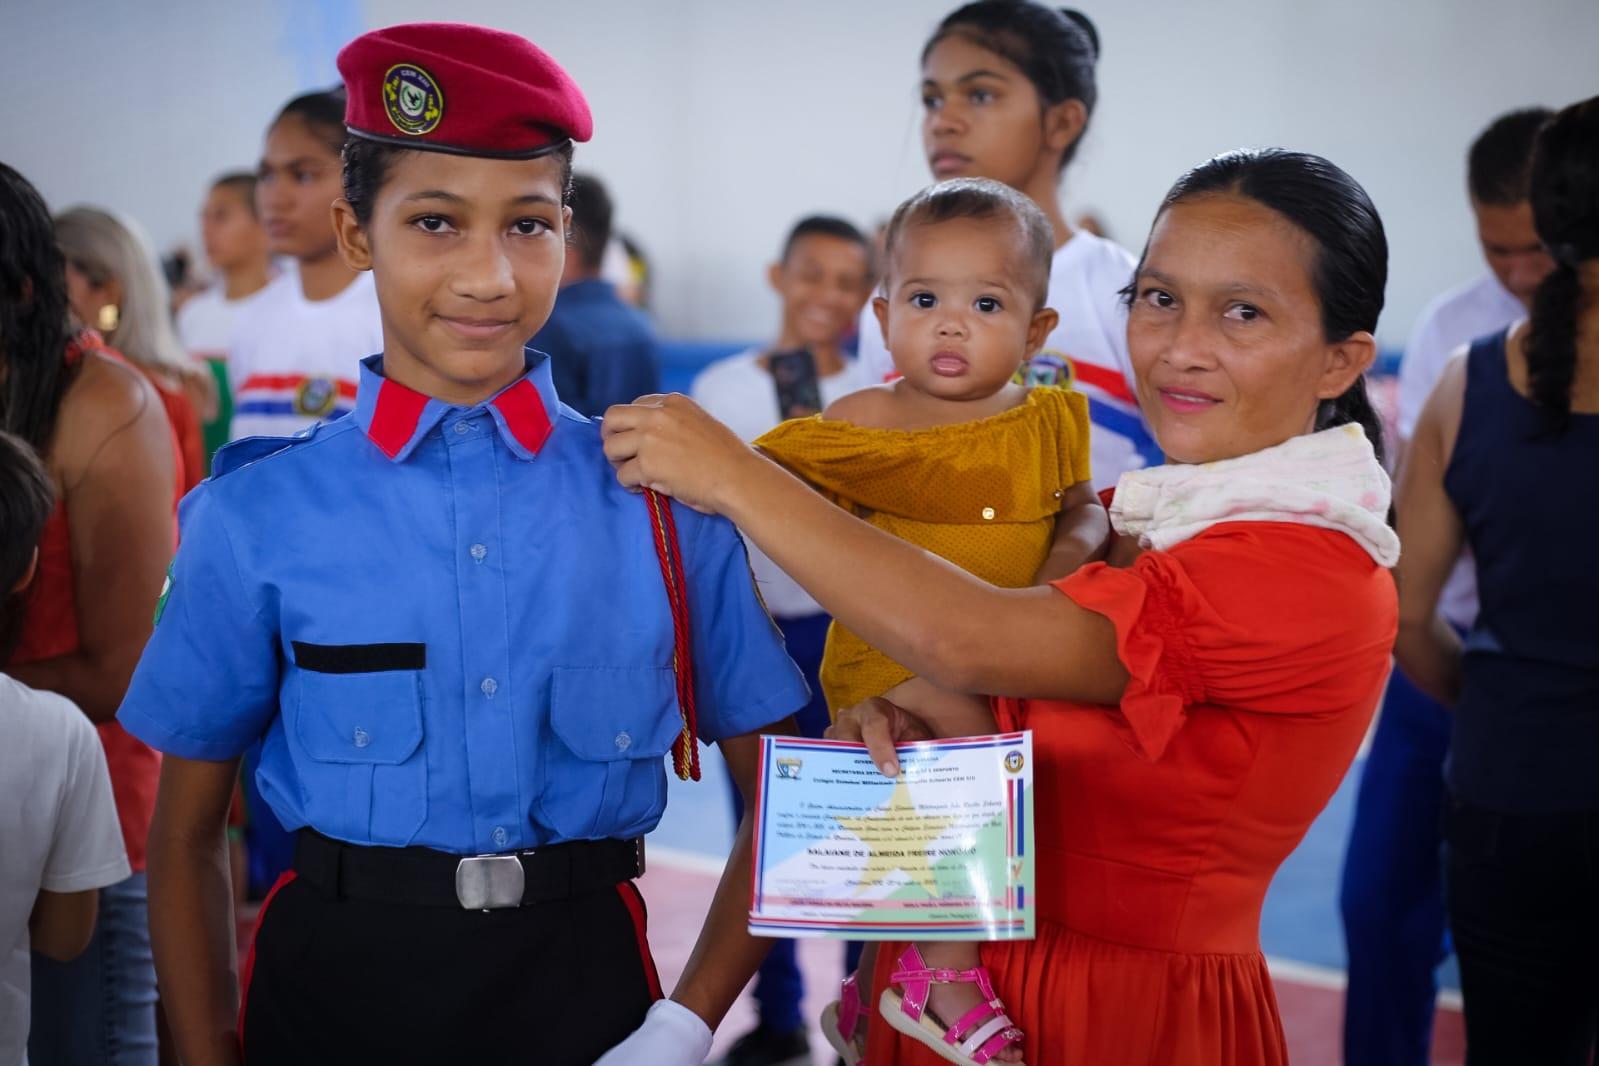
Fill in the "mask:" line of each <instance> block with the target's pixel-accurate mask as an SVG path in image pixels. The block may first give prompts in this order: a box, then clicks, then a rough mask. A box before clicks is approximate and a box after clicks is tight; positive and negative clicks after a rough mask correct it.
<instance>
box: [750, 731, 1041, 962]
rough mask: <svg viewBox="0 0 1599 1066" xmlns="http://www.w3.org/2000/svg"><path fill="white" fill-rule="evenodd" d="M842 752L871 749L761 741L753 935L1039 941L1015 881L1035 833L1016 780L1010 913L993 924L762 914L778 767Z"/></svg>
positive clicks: (1009, 790)
mask: <svg viewBox="0 0 1599 1066" xmlns="http://www.w3.org/2000/svg"><path fill="white" fill-rule="evenodd" d="M1028 739H1029V737H1028V734H1027V731H1017V732H1011V733H996V734H993V735H991V736H984V737H959V738H954V739H950V740H926V741H918V742H917V743H914V744H902V745H899V746H898V747H897V748H896V749H895V750H897V751H898V752H899V753H900V755H901V756H902V757H903V756H905V755H909V754H914V753H917V752H922V751H926V750H927V749H929V748H936V749H939V750H941V751H968V750H973V749H984V748H999V747H1007V746H1013V745H1017V744H1023V743H1025V742H1026V741H1027V740H1028ZM1029 747H1030V745H1029ZM838 748H853V749H856V750H865V745H863V744H860V743H858V742H855V741H848V740H821V739H813V738H810V737H792V736H774V735H770V734H768V735H763V736H762V737H761V759H760V765H759V767H758V769H757V772H756V775H755V810H756V811H757V812H758V814H759V817H758V818H756V820H755V826H754V833H753V836H754V839H753V841H752V842H751V857H750V908H749V909H750V918H749V929H750V932H751V933H753V934H754V935H756V936H772V937H796V936H802V937H811V936H845V937H850V938H853V939H859V940H894V939H910V938H915V937H917V936H925V935H927V934H930V933H931V934H935V935H937V936H939V937H942V938H946V939H960V938H963V937H969V938H971V939H997V940H1026V939H1030V938H1031V937H1032V936H1033V932H1032V922H1031V920H1030V916H1029V915H1028V913H1027V895H1026V891H1025V889H1024V888H1023V887H1022V886H1020V885H1017V884H1015V883H1014V882H1013V881H1012V879H1011V878H1010V877H1009V866H1010V864H1012V863H1014V862H1017V861H1026V858H1027V839H1028V835H1029V829H1030V826H1029V823H1028V820H1027V799H1028V795H1027V792H1026V790H1025V782H1024V780H1023V778H1022V777H1020V776H1017V777H1013V778H1011V779H1010V780H1008V781H1006V783H1005V786H1006V811H1005V821H1006V834H1005V840H1006V865H1007V877H1006V891H1005V902H1006V908H1007V911H1008V914H1007V917H1005V918H1004V919H1001V920H998V921H993V922H964V921H961V922H914V923H906V922H867V921H858V922H832V921H827V920H825V919H809V918H772V917H769V916H763V915H761V914H760V906H761V903H762V902H763V900H762V894H761V871H762V870H763V869H764V868H765V864H766V816H767V804H766V802H765V797H766V782H767V779H768V777H769V776H770V773H771V769H772V763H773V761H774V760H775V759H776V758H777V756H778V754H779V753H780V752H794V751H814V750H818V749H838Z"/></svg>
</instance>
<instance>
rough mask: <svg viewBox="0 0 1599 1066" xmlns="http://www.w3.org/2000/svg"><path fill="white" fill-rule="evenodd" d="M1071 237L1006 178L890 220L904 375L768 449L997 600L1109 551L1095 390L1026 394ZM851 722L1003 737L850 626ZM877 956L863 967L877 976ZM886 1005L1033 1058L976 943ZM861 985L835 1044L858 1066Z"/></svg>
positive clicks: (918, 205)
mask: <svg viewBox="0 0 1599 1066" xmlns="http://www.w3.org/2000/svg"><path fill="white" fill-rule="evenodd" d="M1053 252H1054V233H1053V231H1052V229H1051V227H1050V224H1049V221H1048V220H1047V219H1046V218H1045V217H1044V214H1043V212H1042V211H1040V210H1039V209H1038V207H1037V205H1035V204H1034V203H1033V202H1032V201H1031V200H1029V199H1027V197H1025V196H1023V195H1021V194H1020V193H1017V192H1015V191H1014V190H1012V189H1010V188H1009V187H1008V186H1005V185H1002V184H1000V183H998V182H995V181H989V180H986V179H959V180H955V181H947V182H943V183H941V184H938V185H934V186H932V187H931V188H928V189H926V190H924V191H922V192H920V193H918V194H917V195H915V196H913V197H911V198H910V199H909V200H907V201H906V202H905V203H903V204H901V205H900V207H899V209H898V210H897V211H896V212H895V213H894V217H893V220H892V221H891V222H890V223H889V228H888V234H887V239H886V247H885V274H884V278H883V285H882V292H881V294H880V295H879V296H878V297H877V298H876V299H875V300H873V309H874V311H875V312H876V314H877V318H878V321H879V322H880V323H881V325H882V328H883V337H884V340H885V343H886V345H887V347H888V350H889V352H890V354H891V355H892V356H893V358H894V365H895V367H896V368H897V369H898V371H899V374H900V376H899V377H898V378H897V379H896V380H894V381H893V382H890V383H889V384H886V385H880V386H875V387H873V388H868V389H863V390H861V391H860V392H856V393H852V394H850V395H848V396H845V397H843V398H841V399H839V400H837V401H835V402H834V403H832V404H831V405H829V406H828V408H827V409H826V410H825V411H824V412H823V413H822V414H821V415H819V416H816V417H814V418H808V419H799V420H795V421H791V422H786V423H784V424H783V425H781V426H779V427H777V428H776V429H774V430H772V431H771V432H770V433H768V434H766V435H765V436H763V437H761V438H760V439H759V440H757V441H756V444H757V445H758V446H759V447H760V448H761V450H762V451H764V452H765V453H766V454H767V455H769V456H770V457H771V458H773V459H775V460H776V461H778V462H780V463H782V464H783V465H784V466H786V467H787V468H788V469H790V470H791V471H793V472H794V473H795V474H797V475H799V476H800V477H803V478H805V479H806V480H807V481H808V482H809V483H810V484H811V485H813V486H814V487H815V488H817V489H818V491H820V492H822V493H824V494H825V495H827V496H828V497H829V498H830V499H832V500H833V501H834V502H835V503H837V504H838V505H839V506H841V507H845V508H847V509H849V510H850V511H852V512H853V513H855V514H856V515H858V516H860V517H862V518H864V519H865V520H867V521H868V522H870V523H871V524H873V525H875V526H877V527H878V528H880V529H883V530H885V531H887V532H889V533H892V534H894V535H895V536H897V537H900V538H902V539H904V540H908V541H910V542H912V543H914V544H917V545H920V546H921V547H924V548H926V549H927V550H929V551H931V552H934V553H936V554H937V555H940V556H942V557H943V558H945V559H947V560H949V561H950V562H953V563H955V564H957V565H959V566H961V567H963V568H965V569H966V570H969V571H970V572H972V573H973V574H976V575H977V576H978V577H981V578H983V579H984V580H986V581H989V582H991V583H993V584H997V585H1005V586H1009V587H1021V586H1024V585H1027V584H1031V583H1037V582H1044V581H1050V580H1053V579H1056V578H1060V577H1065V576H1066V575H1067V574H1070V573H1071V572H1072V571H1073V570H1076V569H1077V568H1078V567H1079V566H1081V565H1082V564H1083V563H1085V562H1087V561H1089V560H1090V559H1092V558H1094V557H1096V556H1097V555H1098V554H1099V553H1100V552H1101V551H1102V550H1103V548H1104V544H1105V541H1106V538H1107V536H1108V534H1109V529H1110V526H1109V522H1108V520H1107V518H1106V515H1105V511H1104V508H1103V507H1101V506H1100V504H1099V500H1098V498H1097V497H1096V496H1095V495H1094V492H1093V489H1092V486H1091V484H1090V483H1089V480H1088V479H1089V469H1088V454H1089V453H1088V409H1087V401H1086V400H1085V399H1084V398H1083V397H1082V396H1081V395H1080V394H1078V393H1076V392H1073V391H1070V390H1066V389H1059V388H1052V387H1036V388H1028V387H1027V386H1025V385H1022V384H1019V383H1018V382H1017V381H1016V380H1015V379H1016V377H1017V375H1018V373H1019V372H1020V371H1021V369H1022V367H1023V366H1024V365H1025V364H1026V362H1027V360H1028V359H1029V358H1030V357H1031V356H1033V355H1034V354H1035V353H1036V352H1037V351H1038V350H1039V349H1040V348H1041V347H1042V346H1043V343H1044V339H1045V338H1046V337H1048V336H1049V333H1050V331H1051V330H1052V329H1054V327H1055V324H1056V321H1057V318H1058V316H1057V314H1056V312H1055V311H1053V310H1051V309H1049V308H1047V307H1044V306H1043V303H1044V299H1045V294H1046V292H1047V290H1048V284H1049V268H1050V260H1051V257H1052V254H1053ZM821 680H822V688H823V690H824V693H825V695H826V697H827V702H828V707H829V709H830V710H831V711H832V712H833V714H834V715H835V716H836V714H837V712H838V711H839V710H841V709H843V708H846V707H850V706H853V705H855V704H857V703H860V702H862V701H863V700H866V699H870V698H872V697H874V696H882V697H885V698H887V699H889V700H891V701H892V702H894V703H896V704H899V705H900V706H902V707H905V708H907V709H908V710H911V711H912V712H914V713H915V714H916V715H917V716H918V717H920V718H922V719H923V720H925V721H926V722H927V724H928V726H929V727H930V728H931V729H932V731H933V733H934V734H935V735H936V736H939V737H958V736H969V735H972V734H979V733H989V732H992V731H993V730H994V728H995V724H994V717H993V714H992V713H991V711H990V710H989V707H988V704H987V702H986V701H984V700H978V699H973V698H972V697H969V696H965V695H961V694H958V693H953V692H948V691H945V690H942V689H939V688H937V687H935V686H934V685H932V684H931V683H930V682H926V681H923V680H922V679H920V678H917V677H915V676H913V675H912V673H911V672H910V671H909V670H907V669H905V668H904V667H903V666H901V665H899V664H898V663H896V662H894V661H893V660H892V659H890V658H888V657H887V656H886V655H884V654H883V653H882V652H880V651H877V650H876V649H874V648H872V647H871V646H869V645H868V644H866V643H865V642H864V641H862V640H861V639H860V638H859V637H857V636H856V635H855V634H854V633H852V632H850V631H849V630H848V629H847V628H845V627H844V626H841V625H839V624H838V623H837V622H835V623H833V626H832V629H831V630H830V631H829V633H828V639H827V649H826V652H825V654H824V656H823V659H822V669H821ZM871 966H872V962H871V957H870V955H868V957H866V958H863V960H862V966H861V971H862V972H865V973H869V972H870V970H871ZM890 984H891V987H889V988H887V989H885V990H884V992H883V995H882V998H881V999H880V1001H879V1010H880V1011H881V1012H882V1014H883V1016H884V1018H885V1019H886V1020H887V1021H888V1022H889V1024H890V1025H892V1026H894V1027H895V1028H896V1029H898V1030H900V1031H901V1032H904V1033H906V1034H908V1035H911V1036H913V1037H915V1038H917V1039H919V1040H921V1041H923V1042H924V1043H927V1044H928V1045H930V1046H932V1047H934V1048H935V1049H937V1050H938V1051H939V1053H940V1054H941V1055H943V1056H944V1057H945V1058H947V1059H950V1060H951V1061H954V1062H963V1063H977V1064H981V1063H986V1062H989V1061H998V1062H1019V1061H1020V1060H1021V1048H1020V1043H1021V1039H1022V1034H1021V1032H1020V1030H1018V1029H1017V1028H1016V1026H1015V1025H1014V1024H1013V1023H1012V1022H1011V1020H1010V1019H1009V1018H1008V1017H1007V1016H1006V1015H1005V1012H1004V1009H1003V1007H1002V1006H1001V1005H1000V1004H999V1002H998V1000H997V999H996V997H995V995H994V991H993V987H992V984H991V983H990V980H989V976H988V972H987V970H986V969H984V968H983V967H982V966H981V965H979V963H978V951H977V945H976V944H971V943H924V944H913V945H911V946H910V947H908V948H907V949H906V950H905V951H904V953H903V954H901V955H900V956H899V959H898V963H897V966H896V967H895V970H894V973H893V976H892V980H891V982H890ZM859 1002H860V990H859V983H858V975H857V976H854V977H851V978H850V979H849V980H847V981H846V982H845V986H844V992H843V996H842V997H841V1001H840V1002H839V1003H837V1004H833V1005H830V1006H829V1008H828V1011H827V1013H826V1015H825V1016H824V1029H826V1030H827V1035H828V1037H829V1039H830V1040H832V1041H833V1043H834V1045H835V1047H837V1048H838V1049H839V1051H840V1053H841V1054H844V1055H845V1057H846V1059H847V1060H850V1061H858V1060H859V1054H860V1052H859V1045H858V1043H857V1040H856V1037H857V1035H858V1034H856V1033H855V1029H856V1022H857V1020H858V1017H859Z"/></svg>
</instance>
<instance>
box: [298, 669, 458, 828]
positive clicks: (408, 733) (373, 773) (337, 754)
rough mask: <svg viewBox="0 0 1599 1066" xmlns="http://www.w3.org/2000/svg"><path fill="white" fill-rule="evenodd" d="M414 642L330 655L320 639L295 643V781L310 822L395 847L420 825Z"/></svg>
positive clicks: (421, 757) (422, 798) (423, 801)
mask: <svg viewBox="0 0 1599 1066" xmlns="http://www.w3.org/2000/svg"><path fill="white" fill-rule="evenodd" d="M421 647H422V646H421V645H419V644H418V645H340V646H338V647H337V651H338V652H339V653H340V654H339V655H337V656H335V657H334V658H333V659H332V660H331V661H330V660H328V659H326V658H325V654H324V653H325V652H327V651H328V650H329V649H328V646H326V645H304V644H300V643H298V642H296V644H295V652H296V665H298V666H299V667H300V669H298V670H296V671H295V672H294V676H295V679H296V681H297V683H298V686H299V693H298V697H297V699H296V700H295V701H294V707H295V720H294V736H295V738H296V740H298V742H299V747H300V748H301V749H302V750H303V751H304V753H305V755H306V756H308V759H306V760H304V761H303V762H302V764H301V765H302V772H301V774H300V785H301V792H302V794H303V796H304V798H305V810H306V815H307V817H308V819H309V820H310V822H311V825H312V826H313V827H314V828H315V829H317V830H318V831H320V832H322V833H325V834H327V835H328V836H332V837H338V838H339V839H341V840H348V841H351V842H354V843H371V844H384V845H392V846H401V847H403V846H404V845H407V844H409V843H410V842H411V839H412V838H413V837H414V836H415V835H416V833H417V831H418V830H419V829H421V828H422V823H423V821H424V820H425V819H426V818H427V806H428V805H427V753H426V752H425V751H423V750H422V736H423V729H422V674H421V665H422V663H421V661H420V656H421ZM395 648H399V649H405V651H404V653H403V654H400V653H396V652H394V651H393V650H392V649H395ZM410 649H414V655H413V653H412V652H411V650H410ZM377 650H383V653H382V654H377ZM351 652H355V654H351ZM363 652H364V653H365V657H364V658H363V655H362V653H363ZM413 666H414V667H415V668H411V667H413Z"/></svg>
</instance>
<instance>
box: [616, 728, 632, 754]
mask: <svg viewBox="0 0 1599 1066" xmlns="http://www.w3.org/2000/svg"><path fill="white" fill-rule="evenodd" d="M632 746H633V738H632V737H630V736H628V735H627V734H626V733H625V732H624V733H618V734H616V750H617V751H626V750H627V749H628V748H631V747H632Z"/></svg>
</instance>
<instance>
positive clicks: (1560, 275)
mask: <svg viewBox="0 0 1599 1066" xmlns="http://www.w3.org/2000/svg"><path fill="white" fill-rule="evenodd" d="M1527 198H1528V200H1530V201H1531V203H1532V220H1533V224H1534V225H1535V226H1536V227H1537V229H1538V236H1539V238H1540V239H1542V241H1543V242H1544V245H1545V246H1546V247H1547V248H1548V249H1549V254H1550V255H1551V256H1552V257H1553V258H1554V260H1555V269H1554V270H1553V271H1551V272H1550V273H1549V276H1548V277H1546V278H1544V280H1543V283H1542V284H1541V285H1539V286H1538V291H1537V293H1536V294H1535V295H1534V296H1533V298H1532V320H1531V322H1530V323H1529V324H1528V327H1527V377H1528V380H1529V383H1530V385H1531V387H1532V398H1533V400H1534V401H1535V402H1536V403H1537V404H1538V406H1539V408H1541V413H1542V414H1543V417H1544V424H1545V426H1546V427H1547V428H1548V430H1549V431H1550V432H1551V433H1554V434H1556V435H1558V434H1560V433H1563V432H1565V429H1566V425H1567V424H1568V423H1569V422H1570V421H1571V383H1572V381H1573V379H1575V377H1576V374H1577V318H1578V316H1579V315H1580V314H1581V312H1582V304H1583V301H1584V295H1583V291H1582V276H1581V274H1580V272H1579V270H1578V266H1579V264H1581V263H1582V262H1584V261H1585V260H1593V259H1599V96H1596V97H1594V98H1592V99H1590V100H1585V101H1583V102H1582V103H1580V104H1573V105H1572V106H1570V107H1568V108H1566V109H1565V110H1563V111H1561V112H1559V113H1558V114H1556V115H1555V116H1554V117H1553V118H1551V119H1550V120H1549V121H1548V122H1547V123H1545V124H1544V127H1543V129H1542V130H1540V131H1539V133H1538V140H1537V142H1536V143H1535V144H1534V145H1533V149H1532V170H1531V174H1530V177H1529V188H1528V196H1527Z"/></svg>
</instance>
